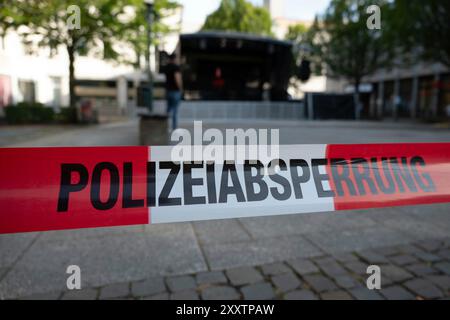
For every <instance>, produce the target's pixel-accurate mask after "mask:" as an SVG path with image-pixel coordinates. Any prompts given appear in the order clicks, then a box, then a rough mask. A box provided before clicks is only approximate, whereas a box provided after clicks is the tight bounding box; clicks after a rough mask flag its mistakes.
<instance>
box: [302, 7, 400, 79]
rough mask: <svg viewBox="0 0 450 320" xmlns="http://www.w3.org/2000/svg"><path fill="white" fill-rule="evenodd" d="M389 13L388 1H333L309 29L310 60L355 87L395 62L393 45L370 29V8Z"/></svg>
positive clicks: (377, 32) (379, 32) (329, 73)
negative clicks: (365, 77) (375, 7)
mask: <svg viewBox="0 0 450 320" xmlns="http://www.w3.org/2000/svg"><path fill="white" fill-rule="evenodd" d="M370 5H378V6H379V7H380V8H381V12H383V13H386V12H387V11H389V10H390V8H389V6H388V1H387V0H332V2H331V3H330V6H329V7H328V8H327V10H326V12H325V13H324V14H323V15H321V16H318V17H317V18H316V20H315V22H314V24H313V26H312V27H311V28H310V31H309V34H308V37H307V39H308V40H307V41H308V44H309V46H310V48H311V56H312V58H311V60H312V61H313V62H315V64H316V68H317V67H318V66H319V67H323V68H324V69H325V70H326V73H327V75H329V76H335V77H344V78H347V79H348V80H350V81H351V82H352V83H354V84H359V83H360V81H361V79H362V78H363V77H364V76H366V75H370V74H372V73H373V72H375V71H376V70H378V69H380V68H382V67H388V66H389V64H390V62H391V61H392V54H393V52H392V49H393V46H392V44H391V43H390V42H389V41H388V39H387V37H386V36H385V34H384V33H383V30H384V28H381V30H369V29H368V28H367V26H366V21H367V18H368V17H369V15H368V14H367V13H366V9H367V7H369V6H370Z"/></svg>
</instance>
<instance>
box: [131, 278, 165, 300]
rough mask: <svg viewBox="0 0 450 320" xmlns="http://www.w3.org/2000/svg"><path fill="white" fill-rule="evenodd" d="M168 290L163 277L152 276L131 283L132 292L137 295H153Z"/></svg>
mask: <svg viewBox="0 0 450 320" xmlns="http://www.w3.org/2000/svg"><path fill="white" fill-rule="evenodd" d="M165 291H166V286H165V285H164V279H163V277H152V278H150V279H146V280H144V281H139V282H133V283H131V294H132V295H133V296H135V297H146V296H152V295H155V294H157V293H162V292H165Z"/></svg>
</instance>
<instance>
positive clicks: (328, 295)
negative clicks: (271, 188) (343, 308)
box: [320, 291, 352, 300]
mask: <svg viewBox="0 0 450 320" xmlns="http://www.w3.org/2000/svg"><path fill="white" fill-rule="evenodd" d="M320 297H321V298H322V299H323V300H352V297H351V296H350V295H349V294H348V293H347V292H345V291H330V292H325V293H322V294H321V295H320Z"/></svg>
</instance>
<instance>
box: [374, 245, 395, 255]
mask: <svg viewBox="0 0 450 320" xmlns="http://www.w3.org/2000/svg"><path fill="white" fill-rule="evenodd" d="M374 251H375V252H376V253H378V254H381V255H383V256H393V255H396V254H399V249H398V248H397V247H395V246H394V247H381V248H376V249H374Z"/></svg>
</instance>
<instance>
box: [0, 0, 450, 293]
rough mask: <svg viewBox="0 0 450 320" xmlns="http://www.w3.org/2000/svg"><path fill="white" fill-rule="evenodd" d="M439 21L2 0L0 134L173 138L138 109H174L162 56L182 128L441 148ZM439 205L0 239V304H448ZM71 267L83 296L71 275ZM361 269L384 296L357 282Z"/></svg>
mask: <svg viewBox="0 0 450 320" xmlns="http://www.w3.org/2000/svg"><path fill="white" fill-rule="evenodd" d="M449 18H450V2H449V1H445V0H442V1H439V0H427V1H407V0H396V1H388V0H315V1H309V0H308V1H307V0H190V1H187V0H179V1H172V0H154V1H151V0H148V1H142V0H80V1H76V2H75V1H73V2H72V1H67V0H58V1H54V0H48V1H47V0H26V1H25V0H14V1H13V0H0V146H12V147H24V146H91V145H94V146H95V145H138V144H155V143H158V142H160V143H163V144H166V143H168V136H167V135H168V132H167V129H166V127H164V125H162V124H161V123H159V124H158V121H165V120H164V118H158V119H163V120H157V121H156V122H152V124H151V125H149V123H147V125H145V122H144V126H143V121H142V119H144V116H146V117H147V118H148V117H150V120H151V116H152V115H161V114H165V112H166V103H165V89H164V88H165V76H164V68H165V66H166V64H167V61H168V55H169V54H171V53H176V54H177V62H178V63H179V64H180V66H181V72H182V77H183V82H184V91H183V101H182V102H181V105H180V109H179V119H180V127H182V128H186V129H189V130H192V128H193V120H203V127H204V128H205V129H206V128H218V129H219V130H225V129H227V128H244V129H247V128H256V129H279V130H280V143H281V144H301V143H371V142H379V143H380V142H419V141H424V142H437V141H446V142H448V141H449V139H450V132H449V127H450V120H449V119H450V69H449V68H450V44H449V39H450V37H449V36H448V35H449V34H450V31H449V25H450V24H449V21H450V19H449ZM161 127H162V128H163V129H161ZM143 132H145V135H144V139H143ZM145 137H153V138H155V137H156V140H155V139H153V140H148V139H145ZM158 139H159V140H158ZM448 212H449V206H448V204H439V205H427V206H411V207H401V208H386V209H374V210H365V211H349V212H343V213H339V214H336V213H334V214H330V213H318V214H304V215H289V216H275V217H260V218H245V219H231V220H217V221H204V222H195V223H177V224H165V225H152V226H136V227H117V228H100V229H85V230H68V231H55V232H46V233H26V234H15V235H1V236H0V298H1V299H16V298H33V299H41V298H42V299H59V298H62V299H97V298H100V299H109V298H130V299H140V298H148V299H183V298H184V299H217V298H222V299H252V298H256V299H273V298H276V299H441V298H448V297H449V290H450V240H449V238H450V216H449V214H448ZM70 264H76V265H79V266H80V268H81V270H82V287H83V289H82V290H77V291H67V288H66V287H65V283H66V277H67V275H66V274H65V270H66V268H67V266H68V265H70ZM369 264H377V265H380V266H381V270H382V290H379V291H374V290H368V289H367V288H366V284H365V280H366V276H367V275H366V268H367V266H368V265H369Z"/></svg>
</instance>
